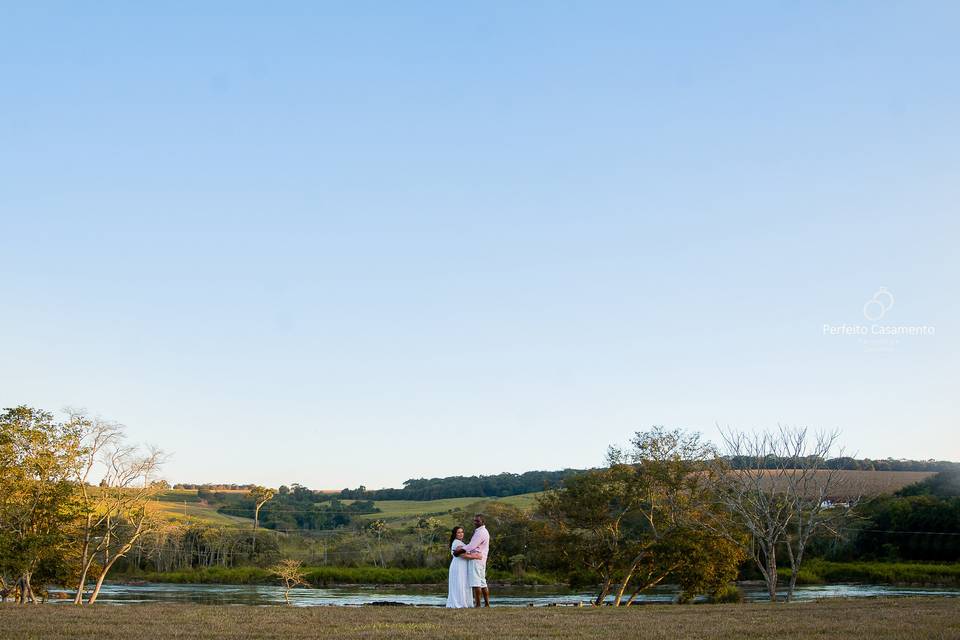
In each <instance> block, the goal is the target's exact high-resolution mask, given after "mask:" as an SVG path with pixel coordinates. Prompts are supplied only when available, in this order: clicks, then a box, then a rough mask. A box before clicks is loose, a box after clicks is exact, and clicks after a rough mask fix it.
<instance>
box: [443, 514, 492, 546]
mask: <svg viewBox="0 0 960 640" xmlns="http://www.w3.org/2000/svg"><path fill="white" fill-rule="evenodd" d="M473 517H474V518H476V519H477V520H479V521H480V524H487V519H486V518H485V517H484V515H483V514H482V513H477V514H474V516H473ZM450 544H453V543H452V542H451V543H450Z"/></svg>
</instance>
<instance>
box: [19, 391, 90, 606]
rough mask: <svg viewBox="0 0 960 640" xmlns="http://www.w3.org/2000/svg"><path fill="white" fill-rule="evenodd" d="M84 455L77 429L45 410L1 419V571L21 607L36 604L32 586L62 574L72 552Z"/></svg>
mask: <svg viewBox="0 0 960 640" xmlns="http://www.w3.org/2000/svg"><path fill="white" fill-rule="evenodd" d="M80 452H81V442H80V436H79V434H78V433H77V432H76V430H75V429H74V428H73V427H72V426H71V425H69V424H63V423H59V422H55V421H54V419H53V416H52V414H50V413H48V412H46V411H41V410H39V409H34V408H31V407H27V406H18V407H15V408H8V409H5V410H4V412H3V414H2V415H0V551H2V553H0V572H2V573H3V574H7V575H10V576H12V580H11V582H12V584H13V585H14V586H15V587H16V589H17V591H18V592H19V597H18V601H19V602H20V603H21V604H22V603H26V602H30V601H32V602H36V601H37V598H36V597H35V594H34V590H33V581H34V580H35V579H49V578H51V577H53V574H60V573H62V572H61V570H60V569H59V568H58V567H63V566H64V564H65V558H66V557H67V556H68V554H69V553H70V544H69V543H70V535H69V533H70V529H71V526H72V524H73V522H74V519H75V518H76V516H77V513H78V504H77V500H76V492H75V490H74V484H73V483H72V481H71V480H72V478H73V477H74V475H75V473H76V469H77V466H78V460H79V455H80ZM55 568H56V569H55ZM44 573H46V575H44ZM61 577H62V576H61Z"/></svg>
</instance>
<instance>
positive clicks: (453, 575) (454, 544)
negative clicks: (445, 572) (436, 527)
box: [447, 527, 480, 609]
mask: <svg viewBox="0 0 960 640" xmlns="http://www.w3.org/2000/svg"><path fill="white" fill-rule="evenodd" d="M464 546H466V545H465V544H464V542H463V527H454V528H453V531H451V532H450V555H452V556H453V560H451V561H450V578H449V580H448V588H447V608H448V609H466V608H469V607H472V606H473V590H472V589H470V562H471V561H473V560H476V559H477V558H479V557H480V554H479V553H466V552H461V553H460V554H459V555H458V554H457V550H458V549H460V548H461V547H464Z"/></svg>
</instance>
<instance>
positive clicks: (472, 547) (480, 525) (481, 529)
mask: <svg viewBox="0 0 960 640" xmlns="http://www.w3.org/2000/svg"><path fill="white" fill-rule="evenodd" d="M473 524H474V526H475V527H476V529H474V530H473V536H471V537H470V542H469V544H467V546H466V547H461V549H463V552H464V553H479V554H480V558H479V559H478V560H471V561H470V586H471V587H472V588H473V605H474V606H475V607H479V606H480V596H483V606H485V607H489V606H490V589H488V588H487V555H488V554H489V553H490V532H488V531H487V527H486V525H485V524H484V518H483V515H481V514H479V513H478V514H477V515H475V516H474V517H473ZM458 551H459V549H458Z"/></svg>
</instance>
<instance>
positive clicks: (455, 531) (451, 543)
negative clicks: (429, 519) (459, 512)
mask: <svg viewBox="0 0 960 640" xmlns="http://www.w3.org/2000/svg"><path fill="white" fill-rule="evenodd" d="M461 529H463V527H461V526H460V525H457V526H455V527H454V528H453V531H451V532H450V544H448V545H447V546H448V547H452V546H453V541H454V540H456V539H457V531H460V530H461Z"/></svg>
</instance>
